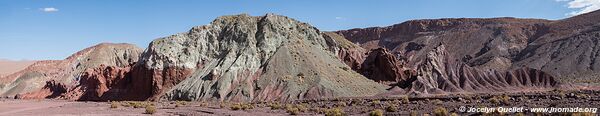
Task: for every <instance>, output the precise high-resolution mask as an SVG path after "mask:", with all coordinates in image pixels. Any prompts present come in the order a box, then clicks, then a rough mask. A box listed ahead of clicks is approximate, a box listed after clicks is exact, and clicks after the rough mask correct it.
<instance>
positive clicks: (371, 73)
mask: <svg viewBox="0 0 600 116" xmlns="http://www.w3.org/2000/svg"><path fill="white" fill-rule="evenodd" d="M403 65H404V62H403V61H399V60H398V58H396V57H395V56H394V55H393V54H391V53H390V52H389V51H388V50H387V49H385V48H378V49H373V50H371V51H370V52H369V53H368V56H367V58H366V60H365V61H364V62H363V63H362V64H361V68H360V69H358V70H357V71H358V72H359V73H361V74H362V75H364V76H365V77H367V78H369V79H371V80H374V81H377V82H380V83H384V84H388V85H389V84H395V83H397V82H401V81H405V80H406V79H408V75H406V74H404V72H405V71H404V70H405V69H404V67H403Z"/></svg>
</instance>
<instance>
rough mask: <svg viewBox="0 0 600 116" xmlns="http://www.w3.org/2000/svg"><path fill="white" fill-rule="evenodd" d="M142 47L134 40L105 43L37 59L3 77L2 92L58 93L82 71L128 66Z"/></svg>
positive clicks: (20, 95) (41, 95)
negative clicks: (54, 57) (64, 55)
mask: <svg viewBox="0 0 600 116" xmlns="http://www.w3.org/2000/svg"><path fill="white" fill-rule="evenodd" d="M141 51H142V49H140V48H138V47H136V46H135V45H132V44H112V43H102V44H98V45H96V46H92V47H89V48H86V49H84V50H82V51H79V52H77V53H75V54H73V55H71V56H69V57H68V58H66V59H64V60H47V61H37V62H35V63H33V64H32V65H30V66H29V67H27V68H25V69H24V70H21V71H19V72H16V73H13V74H11V75H8V76H6V77H4V78H2V79H0V96H15V95H17V97H18V98H46V97H58V96H57V95H60V94H62V93H65V92H67V90H68V89H69V87H71V86H77V85H79V80H81V77H82V74H83V73H84V72H85V71H86V70H88V69H89V68H95V67H101V66H117V67H125V66H128V65H130V64H133V63H135V62H136V61H137V60H138V58H139V55H140V53H141Z"/></svg>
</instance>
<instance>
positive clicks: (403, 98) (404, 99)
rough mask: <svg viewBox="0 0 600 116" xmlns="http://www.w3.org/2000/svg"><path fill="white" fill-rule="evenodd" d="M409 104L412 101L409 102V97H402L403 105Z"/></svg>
mask: <svg viewBox="0 0 600 116" xmlns="http://www.w3.org/2000/svg"><path fill="white" fill-rule="evenodd" d="M408 102H410V100H408V96H404V97H402V103H404V104H407V103H408Z"/></svg>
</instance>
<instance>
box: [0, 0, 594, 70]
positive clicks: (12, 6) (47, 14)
mask: <svg viewBox="0 0 600 116" xmlns="http://www.w3.org/2000/svg"><path fill="white" fill-rule="evenodd" d="M581 1H583V3H574V2H581ZM586 1H587V2H589V1H591V3H586ZM597 1H599V0H410V1H409V0H343V1H342V0H339V1H334V0H214V1H201V0H0V59H11V60H22V59H26V60H47V59H64V58H65V57H67V56H69V55H70V54H72V53H74V52H76V51H79V50H81V49H83V48H86V47H89V46H92V45H95V44H98V43H101V42H113V43H121V42H123V43H133V44H136V45H138V46H139V47H142V48H145V47H146V46H147V45H148V43H149V42H150V41H152V40H153V39H156V38H159V37H164V36H168V35H171V34H175V33H179V32H185V31H187V30H188V29H190V28H191V27H193V26H197V25H205V24H208V23H209V22H210V21H212V20H213V19H214V18H216V17H218V16H221V15H232V14H240V13H248V14H251V15H255V16H256V15H264V14H265V13H276V14H280V15H285V16H289V17H291V18H295V19H297V20H300V21H303V22H307V23H309V24H311V25H313V26H315V27H317V28H319V29H321V30H324V31H332V30H341V29H350V28H364V27H372V26H388V25H392V24H396V23H401V22H403V21H407V20H412V19H431V18H460V17H467V18H486V17H518V18H543V19H562V18H566V17H569V16H571V15H572V14H577V13H579V12H580V11H581V12H585V11H583V10H586V9H595V8H596V7H598V4H597V3H595V2H597ZM581 4H583V5H581ZM586 4H587V5H586ZM590 4H591V5H590ZM590 7H591V8H590Z"/></svg>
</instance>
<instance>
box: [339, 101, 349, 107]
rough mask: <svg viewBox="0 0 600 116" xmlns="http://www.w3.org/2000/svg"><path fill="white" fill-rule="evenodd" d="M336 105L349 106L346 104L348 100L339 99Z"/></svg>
mask: <svg viewBox="0 0 600 116" xmlns="http://www.w3.org/2000/svg"><path fill="white" fill-rule="evenodd" d="M336 106H337V107H346V106H348V105H347V104H346V102H344V101H339V102H338V103H337V104H336Z"/></svg>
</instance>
